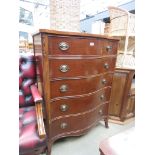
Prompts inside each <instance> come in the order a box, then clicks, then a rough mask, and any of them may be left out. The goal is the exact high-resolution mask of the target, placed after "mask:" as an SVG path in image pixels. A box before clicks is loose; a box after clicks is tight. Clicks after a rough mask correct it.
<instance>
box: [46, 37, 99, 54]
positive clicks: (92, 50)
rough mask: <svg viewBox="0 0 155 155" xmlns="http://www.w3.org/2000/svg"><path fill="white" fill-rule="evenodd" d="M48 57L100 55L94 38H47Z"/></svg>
mask: <svg viewBox="0 0 155 155" xmlns="http://www.w3.org/2000/svg"><path fill="white" fill-rule="evenodd" d="M48 45H49V54H50V55H101V51H99V50H98V40H97V39H96V38H88V39H87V38H82V37H81V38H80V37H49V40H48Z"/></svg>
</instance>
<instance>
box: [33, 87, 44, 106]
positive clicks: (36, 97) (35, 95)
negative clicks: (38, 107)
mask: <svg viewBox="0 0 155 155" xmlns="http://www.w3.org/2000/svg"><path fill="white" fill-rule="evenodd" d="M31 93H32V96H33V99H34V102H35V103H37V102H42V101H43V98H42V97H41V95H40V93H39V91H38V88H37V86H36V85H32V86H31Z"/></svg>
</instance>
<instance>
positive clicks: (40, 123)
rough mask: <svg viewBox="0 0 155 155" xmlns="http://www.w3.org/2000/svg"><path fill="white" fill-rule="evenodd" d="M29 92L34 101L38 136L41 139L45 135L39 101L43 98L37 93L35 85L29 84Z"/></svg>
mask: <svg viewBox="0 0 155 155" xmlns="http://www.w3.org/2000/svg"><path fill="white" fill-rule="evenodd" d="M31 92H32V96H33V98H34V102H35V110H36V116H37V124H38V132H39V137H40V138H41V139H42V138H45V137H46V132H45V126H44V121H43V112H42V111H43V109H42V103H41V102H42V101H43V99H42V97H41V95H40V94H39V91H38V88H37V87H36V86H35V85H32V86H31Z"/></svg>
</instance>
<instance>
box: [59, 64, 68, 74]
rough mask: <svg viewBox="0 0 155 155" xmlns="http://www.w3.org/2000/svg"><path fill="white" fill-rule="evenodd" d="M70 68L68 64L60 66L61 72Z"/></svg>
mask: <svg viewBox="0 0 155 155" xmlns="http://www.w3.org/2000/svg"><path fill="white" fill-rule="evenodd" d="M68 70H69V67H68V65H61V66H60V71H61V72H63V73H65V72H67V71H68Z"/></svg>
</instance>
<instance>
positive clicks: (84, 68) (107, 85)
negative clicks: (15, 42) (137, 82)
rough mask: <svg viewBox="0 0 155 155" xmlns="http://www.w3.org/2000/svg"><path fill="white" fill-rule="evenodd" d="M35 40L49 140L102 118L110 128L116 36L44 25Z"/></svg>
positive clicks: (79, 130) (76, 131) (81, 130)
mask: <svg viewBox="0 0 155 155" xmlns="http://www.w3.org/2000/svg"><path fill="white" fill-rule="evenodd" d="M33 41H34V53H35V57H36V62H37V74H38V78H37V81H38V86H40V89H41V90H42V93H43V96H44V99H45V114H46V127H47V132H48V137H49V143H51V144H52V143H53V142H54V141H55V140H57V139H59V138H61V137H66V136H78V135H81V134H84V133H85V132H87V131H88V130H89V129H90V128H91V127H93V126H95V125H96V124H97V123H98V122H99V121H100V120H102V119H103V120H104V121H105V126H106V127H108V105H109V102H110V95H111V86H112V80H113V74H114V69H115V62H116V55H117V46H118V40H116V39H112V38H108V37H105V36H103V35H94V34H86V33H75V32H73V33H71V32H60V31H53V30H43V29H42V30H39V32H38V33H36V34H34V35H33Z"/></svg>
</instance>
